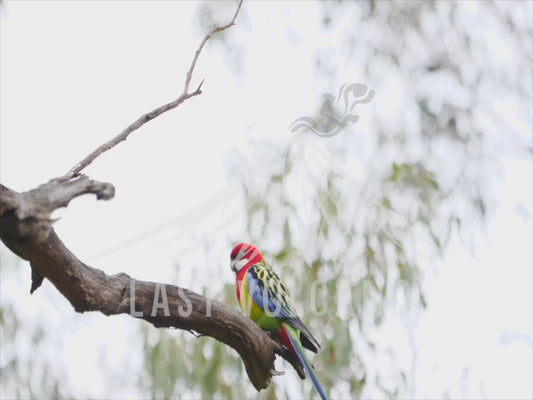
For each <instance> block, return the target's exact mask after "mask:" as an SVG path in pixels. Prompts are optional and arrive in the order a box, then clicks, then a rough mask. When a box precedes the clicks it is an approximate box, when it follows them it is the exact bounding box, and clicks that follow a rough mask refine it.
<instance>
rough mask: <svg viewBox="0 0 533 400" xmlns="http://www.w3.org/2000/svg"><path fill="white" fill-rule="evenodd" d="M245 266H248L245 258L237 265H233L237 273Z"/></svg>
mask: <svg viewBox="0 0 533 400" xmlns="http://www.w3.org/2000/svg"><path fill="white" fill-rule="evenodd" d="M246 264H248V259H247V258H241V259H240V260H239V261H237V263H236V264H235V269H236V270H237V271H240V270H241V268H242V267H244V266H245V265H246Z"/></svg>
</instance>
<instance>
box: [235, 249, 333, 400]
mask: <svg viewBox="0 0 533 400" xmlns="http://www.w3.org/2000/svg"><path fill="white" fill-rule="evenodd" d="M231 269H232V270H233V271H235V273H236V275H237V298H238V300H239V305H240V306H241V309H242V311H243V312H244V313H245V314H246V315H248V316H249V317H250V318H251V319H252V320H254V321H255V322H256V323H257V325H259V327H260V328H261V329H263V330H265V331H268V332H270V333H271V334H272V336H273V337H275V338H276V339H277V340H278V341H279V342H280V343H282V344H283V345H284V346H285V347H287V348H288V349H289V351H291V352H292V353H293V354H294V355H295V356H296V357H298V359H299V360H300V362H301V363H302V364H303V366H304V368H305V370H306V371H307V373H308V374H309V376H310V377H311V380H312V381H313V385H314V386H315V388H316V390H317V391H318V393H319V394H320V397H322V399H323V400H327V396H326V392H325V390H324V388H323V387H322V385H320V382H319V381H318V378H317V376H316V374H315V372H314V370H313V366H312V365H311V363H310V362H309V360H308V359H307V357H306V356H305V354H304V352H303V348H302V347H305V348H307V349H309V350H311V351H313V352H315V353H316V352H317V350H318V348H320V345H319V344H318V341H317V340H316V339H315V338H314V337H313V335H312V334H311V332H309V329H307V327H306V326H305V325H304V324H303V322H302V320H301V319H300V318H299V317H298V315H297V314H296V310H295V308H294V305H293V304H292V301H291V299H290V296H289V290H288V289H287V286H286V285H285V283H284V282H283V281H282V280H281V279H280V277H279V276H278V275H277V274H276V273H275V272H274V270H273V269H272V267H271V266H270V265H269V264H268V263H267V262H266V260H265V259H264V258H263V255H262V254H261V252H260V251H259V250H258V249H257V248H256V247H255V246H252V245H251V244H247V243H240V244H238V245H237V246H235V247H234V248H233V250H232V252H231Z"/></svg>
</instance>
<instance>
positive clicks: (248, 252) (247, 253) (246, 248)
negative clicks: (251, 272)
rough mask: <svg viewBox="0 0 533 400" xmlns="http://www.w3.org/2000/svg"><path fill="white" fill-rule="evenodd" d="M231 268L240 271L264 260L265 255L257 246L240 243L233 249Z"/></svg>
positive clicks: (236, 271)
mask: <svg viewBox="0 0 533 400" xmlns="http://www.w3.org/2000/svg"><path fill="white" fill-rule="evenodd" d="M230 259H231V264H230V265H231V269H232V270H233V271H235V273H239V271H240V270H241V269H243V268H244V267H247V266H250V265H254V264H256V263H258V262H259V261H261V260H263V255H262V254H261V252H260V251H259V250H258V249H257V247H255V246H253V245H251V244H248V243H239V244H238V245H237V246H235V247H234V248H233V250H232V251H231V256H230Z"/></svg>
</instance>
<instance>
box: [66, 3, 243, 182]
mask: <svg viewBox="0 0 533 400" xmlns="http://www.w3.org/2000/svg"><path fill="white" fill-rule="evenodd" d="M242 2H243V0H239V5H238V6H237V10H236V11H235V14H234V15H233V18H232V19H231V21H230V22H229V23H228V24H226V25H223V26H216V27H215V28H213V29H212V30H211V31H210V32H209V33H208V34H207V35H206V36H205V37H204V39H203V40H202V42H201V43H200V45H199V46H198V48H197V49H196V52H195V53H194V57H193V59H192V62H191V66H190V68H189V70H188V71H187V75H186V78H185V85H184V86H183V92H182V93H181V95H180V96H179V97H178V98H177V99H176V100H174V101H171V102H170V103H167V104H164V105H162V106H160V107H158V108H156V109H155V110H153V111H151V112H148V113H146V114H144V115H141V116H140V117H139V118H137V120H136V121H135V122H133V123H132V124H130V125H129V126H128V127H126V129H124V130H123V131H122V132H120V134H118V135H117V136H115V137H114V138H112V139H111V140H109V141H108V142H106V143H104V144H102V145H101V146H99V147H98V148H96V150H94V151H93V152H92V153H90V154H89V155H88V156H87V157H85V158H84V159H83V160H81V161H80V162H79V163H77V164H76V165H75V166H74V167H72V168H71V169H70V171H69V172H67V174H66V175H65V176H64V178H66V179H71V178H73V177H75V176H77V175H78V174H79V173H80V172H81V171H82V170H83V169H84V168H85V167H87V166H88V165H90V164H91V163H92V162H93V161H94V160H95V159H96V158H97V157H99V156H100V155H101V154H103V153H105V152H106V151H108V150H110V149H112V148H113V147H115V146H116V145H117V144H119V143H120V142H122V141H124V140H126V139H127V138H128V136H129V135H130V134H131V133H132V132H133V131H135V130H137V129H139V128H140V127H141V126H143V125H144V124H146V123H147V122H148V121H151V120H152V119H154V118H157V117H158V116H160V115H161V114H163V113H165V112H167V111H169V110H172V109H173V108H176V107H177V106H179V105H180V104H181V103H183V102H184V101H185V100H187V99H189V98H191V97H194V96H198V95H199V94H201V93H202V90H201V89H202V84H203V83H204V81H203V80H202V82H200V84H199V85H198V87H197V88H196V90H195V91H194V92H189V88H190V84H191V80H192V75H193V72H194V68H195V67H196V62H197V61H198V57H200V53H201V52H202V49H203V48H204V46H205V44H206V43H207V42H208V41H209V39H211V37H212V36H213V35H214V34H216V33H218V32H221V31H223V30H225V29H228V28H229V27H231V26H233V25H235V19H236V18H237V15H238V14H239V11H240V9H241V5H242Z"/></svg>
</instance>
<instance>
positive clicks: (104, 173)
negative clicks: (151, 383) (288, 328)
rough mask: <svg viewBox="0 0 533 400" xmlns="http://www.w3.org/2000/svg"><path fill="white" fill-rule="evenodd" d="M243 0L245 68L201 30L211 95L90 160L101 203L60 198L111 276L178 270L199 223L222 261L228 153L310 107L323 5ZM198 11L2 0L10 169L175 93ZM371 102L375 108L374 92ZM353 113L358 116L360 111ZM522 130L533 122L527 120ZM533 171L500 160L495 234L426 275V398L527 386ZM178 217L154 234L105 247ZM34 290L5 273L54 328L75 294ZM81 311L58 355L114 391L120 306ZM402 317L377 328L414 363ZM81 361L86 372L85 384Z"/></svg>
mask: <svg viewBox="0 0 533 400" xmlns="http://www.w3.org/2000/svg"><path fill="white" fill-rule="evenodd" d="M309 4H311V3H309ZM309 4H308V5H309ZM126 5H127V6H126ZM245 7H246V9H245V13H243V14H242V15H241V16H240V17H239V20H238V23H237V26H235V27H233V28H232V29H231V32H229V35H231V38H232V40H233V41H235V42H236V43H238V45H239V46H240V47H241V48H242V50H243V52H244V54H245V64H244V65H245V66H244V70H245V71H246V73H245V74H244V75H239V76H236V75H235V74H234V73H233V72H232V71H231V70H230V69H229V68H228V66H227V63H228V57H227V56H225V55H224V52H223V50H222V48H221V47H217V46H209V45H208V46H207V48H206V49H205V50H204V52H203V54H202V55H201V57H200V60H199V63H198V67H197V69H196V71H195V75H194V78H193V81H192V86H193V87H194V86H195V85H197V84H198V83H199V81H200V80H201V79H204V78H205V79H206V81H205V83H204V86H203V89H204V93H203V94H202V95H201V96H199V97H197V98H194V99H191V100H189V101H188V102H187V103H186V104H184V105H183V106H182V107H180V108H178V109H176V110H173V111H171V112H170V113H168V114H166V115H164V116H163V117H161V118H158V119H157V120H156V121H153V122H150V123H149V124H148V125H146V126H144V127H143V128H141V130H140V131H138V132H135V133H134V134H133V135H132V136H131V139H130V140H128V141H127V142H126V143H123V144H120V145H119V146H118V147H117V148H115V149H113V150H112V151H111V152H109V153H108V154H106V155H104V156H102V157H101V158H99V159H98V160H97V161H96V162H95V163H94V165H92V166H90V167H89V168H87V169H86V170H85V171H84V172H85V173H87V174H88V175H89V176H90V177H91V178H94V179H97V180H102V181H108V182H111V183H113V184H114V185H115V187H116V193H117V194H116V198H115V199H113V200H112V201H109V202H97V201H96V200H95V199H94V198H92V197H89V196H86V197H84V198H81V199H77V200H75V201H73V202H72V203H71V205H70V206H69V208H68V209H66V210H62V211H60V212H59V213H58V215H60V216H61V217H62V219H61V220H60V221H59V222H58V223H57V224H56V230H57V231H58V233H59V235H60V237H61V238H62V239H63V240H64V241H65V243H66V244H67V246H68V247H69V248H70V249H71V250H72V251H74V253H76V254H77V255H78V256H79V257H80V258H81V259H82V260H85V261H88V262H89V263H90V264H92V265H95V266H98V267H99V268H102V269H103V270H104V271H106V272H107V273H109V274H113V273H117V272H127V273H129V274H131V275H133V276H135V277H137V278H139V279H149V280H154V281H168V279H169V277H170V276H172V275H171V274H172V271H173V264H174V262H176V260H180V261H182V262H183V261H184V260H190V259H191V258H192V259H194V257H195V255H197V254H198V253H199V252H201V251H202V246H203V244H202V243H196V242H195V240H194V238H195V236H194V234H195V233H198V232H203V231H206V230H207V231H209V230H210V229H211V230H213V232H214V235H213V237H212V238H211V244H213V245H214V247H215V251H214V252H213V254H220V255H221V257H222V258H221V259H217V260H214V264H215V266H216V267H218V266H220V268H227V265H226V261H227V255H226V252H227V251H228V249H227V242H228V240H227V239H228V237H229V238H233V237H232V235H235V234H236V233H238V232H239V229H240V225H239V221H237V222H236V221H232V220H229V221H228V220H227V215H228V213H229V215H237V216H238V215H239V207H240V204H239V201H238V198H237V196H236V194H235V191H236V190H237V187H236V186H235V183H234V182H231V181H230V180H229V179H228V178H227V173H226V165H227V163H228V155H229V154H232V153H231V152H230V151H231V150H232V149H235V148H237V149H240V150H243V151H246V149H247V148H248V147H249V144H250V141H254V140H255V141H257V140H261V139H264V138H272V139H274V140H275V141H284V140H287V138H288V136H289V135H288V130H287V126H288V125H289V123H290V122H292V121H293V120H294V119H295V118H296V117H298V116H301V115H305V114H306V113H308V112H309V110H312V109H313V107H314V106H315V104H316V100H317V98H316V88H315V87H314V86H313V85H315V83H316V82H315V80H314V79H315V78H314V72H315V70H314V67H313V54H314V51H315V50H316V49H317V48H320V47H322V46H324V45H327V44H328V43H329V41H330V40H331V35H332V33H331V32H330V33H326V32H321V31H315V30H314V29H313V26H315V25H317V24H318V23H319V17H320V12H319V9H318V7H317V6H316V4H314V5H313V6H312V7H311V6H308V7H306V8H303V6H302V5H299V4H295V3H291V5H290V6H288V5H286V4H285V3H282V2H270V3H265V2H254V3H253V6H252V4H246V6H245ZM196 9H197V5H196V3H194V2H166V1H165V2H151V3H148V2H127V3H125V2H82V1H76V2H16V3H15V2H8V3H3V4H2V7H1V11H0V14H1V17H0V18H1V19H0V23H1V31H0V33H1V37H0V52H1V53H0V55H1V60H0V86H1V88H0V116H1V121H0V129H1V130H0V157H1V159H0V177H1V182H2V184H4V185H6V186H8V187H10V188H13V189H15V190H27V189H30V188H32V187H35V186H36V185H38V184H40V183H43V182H45V181H47V180H48V179H50V178H53V177H57V176H59V175H62V174H64V173H65V172H66V171H67V170H69V169H70V168H71V167H72V166H73V165H74V164H75V163H76V162H78V161H79V160H80V159H81V158H82V157H84V156H85V155H86V154H87V153H88V152H90V151H92V150H93V149H94V148H95V147H96V146H97V145H99V144H101V143H102V142H104V141H105V140H108V139H109V138H110V137H112V136H114V135H116V134H117V133H119V132H120V131H121V130H122V129H123V128H124V127H125V126H126V125H128V124H129V123H131V122H132V121H133V120H134V119H136V118H137V117H138V116H139V115H141V114H142V113H145V112H147V111H149V110H151V109H153V108H155V107H157V106H159V105H161V104H163V103H165V102H168V101H170V100H172V99H173V98H175V97H176V96H177V94H179V93H180V92H181V88H182V85H183V79H184V76H185V71H186V70H187V69H188V66H189V63H190V60H191V56H192V54H193V52H194V49H195V48H196V46H197V44H198V42H199V40H200V39H201V37H200V36H201V33H200V29H199V28H198V26H197V18H196V14H195V10H196ZM126 10H127V11H126ZM227 11H228V16H230V15H231V14H232V12H233V10H232V9H231V8H228V9H227ZM276 26H281V27H284V29H276ZM287 26H290V27H291V28H285V27H287ZM191 38H193V39H191ZM335 54H336V53H335V52H333V56H335ZM337 57H338V55H337ZM354 76H358V70H357V67H350V68H346V69H344V70H341V71H339V77H338V81H339V82H341V83H344V82H346V81H350V80H353V79H354V78H353V77H354ZM390 79H391V80H392V81H393V78H390ZM369 84H370V83H369ZM390 86H391V87H393V86H394V82H391V83H390ZM383 90H386V89H383ZM318 92H320V90H318ZM383 97H385V96H382V98H383ZM378 101H379V100H377V99H376V100H375V101H374V102H373V103H372V106H373V107H379V105H380V104H379V102H378ZM383 107H394V104H390V103H389V104H388V105H387V106H386V105H383ZM360 118H361V121H360V122H358V124H360V125H358V126H360V129H362V130H364V129H365V121H364V112H362V111H361V112H360ZM525 131H526V134H531V124H529V125H527V124H526V127H525ZM528 131H529V132H528ZM259 161H260V160H259ZM532 182H533V176H532V164H531V158H527V159H521V158H517V157H508V158H505V159H504V161H503V176H501V177H499V176H496V177H495V178H494V182H493V185H494V187H495V191H496V193H497V195H498V198H497V201H496V202H495V203H496V204H495V209H494V213H493V215H492V216H491V217H490V218H489V220H488V224H487V231H486V237H482V235H479V236H478V239H480V240H479V241H478V244H477V246H476V248H475V251H474V253H473V254H471V253H469V251H467V250H465V249H464V246H463V245H462V244H460V243H458V241H456V242H454V243H453V244H452V246H451V248H450V251H449V253H448V256H447V258H446V260H445V262H443V265H440V266H438V267H437V268H436V270H435V271H436V272H435V275H431V276H428V277H427V282H426V283H427V290H426V293H428V302H429V307H428V310H427V312H425V313H424V314H423V315H421V316H420V317H419V318H418V319H417V318H415V319H414V321H413V324H414V327H415V332H416V334H415V337H416V344H415V348H416V360H415V365H416V375H415V378H414V382H413V384H414V394H415V395H416V396H417V397H420V398H435V397H440V396H441V395H442V394H443V393H448V395H449V396H450V397H452V398H480V397H481V398H505V397H513V398H531V397H532V396H533V389H532V378H531V376H532V375H533V369H532V362H533V361H532V359H533V341H532V324H533V321H532V315H533V310H532V307H533V306H532V304H533V299H532V285H533V283H532V282H533V277H532V266H533V259H532V247H531V243H532V242H533V237H532V227H531V216H532V213H531V212H532V209H531V205H532V203H533V199H532ZM228 210H229V211H228ZM174 218H175V220H174ZM171 220H172V221H175V223H172V224H170V226H169V227H167V228H165V229H160V230H159V231H158V233H157V234H156V235H152V236H150V237H147V238H146V239H145V240H141V241H138V242H136V243H135V245H130V246H125V247H123V248H120V249H117V251H115V252H112V253H107V254H104V255H102V256H100V257H97V256H98V255H99V254H102V253H104V252H106V251H107V250H109V249H113V248H115V247H116V246H117V245H119V244H120V243H122V242H124V240H126V239H128V238H134V237H136V236H137V235H139V234H140V233H142V232H146V231H149V230H150V229H152V228H154V227H157V226H159V225H161V224H164V223H168V221H171ZM220 224H222V225H221V226H219V225H220ZM190 232H192V235H190V234H189V233H190ZM198 234H199V233H198ZM176 242H178V243H179V244H178V245H177V246H176V244H175V243H176ZM222 270H224V269H222ZM182 274H185V275H184V276H181V277H180V278H182V279H183V281H185V280H187V279H189V280H191V281H192V279H191V275H189V274H187V271H185V272H183V271H182ZM193 276H194V275H193ZM220 276H221V277H222V278H221V281H219V282H218V284H219V285H221V284H222V283H223V282H230V281H231V280H232V279H233V277H232V275H231V273H229V270H228V273H227V274H220ZM206 284H207V282H205V281H203V282H202V281H201V280H194V281H192V282H191V285H190V287H191V289H193V290H197V291H202V290H203V289H204V286H205V285H206ZM28 287H29V280H27V281H22V282H21V281H19V282H18V283H17V282H15V283H13V285H12V286H10V287H6V285H2V299H6V298H8V297H10V296H13V297H16V302H17V303H19V304H20V307H21V308H20V309H21V310H25V311H24V316H25V317H26V318H29V319H31V318H33V317H34V316H35V315H40V318H45V319H46V321H47V323H48V324H49V325H50V326H51V327H55V328H57V329H60V327H61V328H62V327H63V326H64V325H63V324H64V321H70V320H69V319H67V318H66V315H65V314H66V313H68V312H71V311H72V310H71V309H70V308H69V307H70V306H69V305H68V304H66V302H63V303H64V306H63V308H61V309H57V302H56V305H50V304H49V305H46V304H42V302H40V299H42V297H40V296H44V295H41V294H40V291H38V292H37V293H36V294H35V295H34V296H32V297H30V296H29V295H28V293H27V290H28ZM473 288H475V289H476V290H475V291H474V290H473ZM44 290H49V292H50V293H53V291H54V289H52V288H50V287H48V288H47V289H44ZM213 291H215V289H213ZM44 303H46V302H44ZM54 307H56V309H55V312H54V311H53V310H54ZM21 312H22V311H21ZM72 312H73V311H72ZM69 317H70V315H69ZM74 319H75V321H76V322H68V323H69V324H72V325H71V326H72V329H70V330H69V329H67V331H66V333H65V338H66V345H65V351H64V354H63V355H62V357H63V358H64V360H65V361H64V362H65V363H66V365H68V368H67V369H68V381H69V382H70V385H71V387H73V388H75V390H76V393H78V394H79V395H80V396H85V395H86V396H91V397H95V396H96V397H97V396H99V395H102V394H104V393H107V394H108V395H109V392H108V390H110V389H109V388H107V387H104V386H105V380H103V379H102V377H101V376H99V375H98V373H97V371H98V365H99V364H98V363H99V357H102V354H105V356H104V357H105V358H107V360H108V361H109V362H110V363H111V364H112V365H117V366H118V365H119V364H120V361H121V360H122V357H123V355H124V354H125V352H127V343H128V340H129V339H128V340H121V339H120V338H119V340H116V339H117V338H103V337H101V332H102V330H106V331H113V332H122V334H123V335H124V336H125V337H126V338H129V337H130V336H131V332H128V331H127V327H128V325H127V322H126V319H127V317H113V318H106V319H103V318H101V317H100V316H99V315H92V314H91V315H76V316H75V317H74ZM102 320H104V321H105V322H104V323H102ZM401 324H402V322H401V321H391V322H390V324H389V325H388V326H386V327H385V329H384V330H383V343H390V344H391V346H395V347H396V350H397V351H398V352H399V354H400V355H401V354H405V358H402V357H399V363H401V364H404V363H405V364H406V365H407V367H409V365H410V357H411V356H410V350H411V348H410V347H409V346H408V344H406V343H405V340H404V339H405V338H398V337H397V332H398V326H399V325H401ZM102 326H105V328H102ZM400 336H401V335H400ZM94 337H98V340H97V341H95V342H94V343H91V341H90V338H94ZM87 340H89V342H87ZM82 341H85V342H84V345H83V346H80V343H81V342H82ZM383 347H386V345H385V344H384V345H383ZM102 349H105V350H102ZM21 351H22V350H21ZM80 357H83V358H84V359H85V361H84V363H83V365H81V364H80V363H79V359H80ZM88 368H89V369H90V370H91V371H94V373H93V374H92V375H91V382H88V381H87V376H86V375H85V373H86V370H87V369H88ZM278 379H280V378H278ZM118 389H120V388H114V389H111V390H118ZM124 390H126V391H127V390H131V388H129V387H126V388H125V389H124ZM112 394H115V395H117V396H118V395H120V396H130V395H131V396H134V395H135V393H129V392H128V393H124V392H120V391H117V392H116V393H112Z"/></svg>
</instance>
